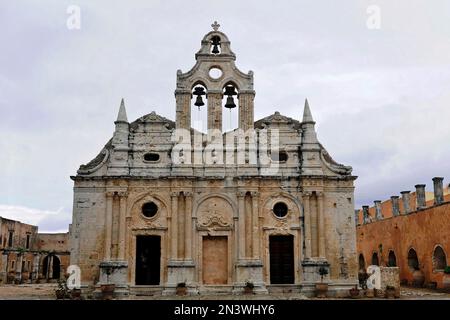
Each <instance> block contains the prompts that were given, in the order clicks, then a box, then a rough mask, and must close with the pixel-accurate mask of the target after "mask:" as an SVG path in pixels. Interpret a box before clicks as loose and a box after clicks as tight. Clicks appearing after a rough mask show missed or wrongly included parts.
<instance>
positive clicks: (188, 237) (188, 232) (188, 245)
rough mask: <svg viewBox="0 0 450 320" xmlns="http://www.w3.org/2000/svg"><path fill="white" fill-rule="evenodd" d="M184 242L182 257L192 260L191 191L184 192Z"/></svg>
mask: <svg viewBox="0 0 450 320" xmlns="http://www.w3.org/2000/svg"><path fill="white" fill-rule="evenodd" d="M184 195H185V199H186V203H185V208H186V212H185V215H186V216H185V232H184V237H185V242H184V257H185V259H186V260H192V192H185V193H184Z"/></svg>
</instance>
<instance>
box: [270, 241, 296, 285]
mask: <svg viewBox="0 0 450 320" xmlns="http://www.w3.org/2000/svg"><path fill="white" fill-rule="evenodd" d="M269 255H270V283H272V284H290V283H294V281H295V277H294V236H292V235H289V236H270V237H269Z"/></svg>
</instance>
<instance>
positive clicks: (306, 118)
mask: <svg viewBox="0 0 450 320" xmlns="http://www.w3.org/2000/svg"><path fill="white" fill-rule="evenodd" d="M302 122H303V123H315V122H314V119H313V117H312V114H311V110H310V108H309V103H308V99H305V108H304V110H303V121H302Z"/></svg>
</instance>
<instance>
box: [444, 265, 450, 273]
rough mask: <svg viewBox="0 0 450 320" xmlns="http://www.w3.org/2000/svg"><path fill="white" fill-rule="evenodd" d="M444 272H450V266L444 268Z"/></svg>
mask: <svg viewBox="0 0 450 320" xmlns="http://www.w3.org/2000/svg"><path fill="white" fill-rule="evenodd" d="M444 273H445V274H450V266H446V267H445V268H444Z"/></svg>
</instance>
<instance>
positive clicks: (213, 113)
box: [208, 90, 223, 131]
mask: <svg viewBox="0 0 450 320" xmlns="http://www.w3.org/2000/svg"><path fill="white" fill-rule="evenodd" d="M222 97H223V94H222V91H220V90H214V91H213V90H209V91H208V130H212V129H217V130H220V131H222Z"/></svg>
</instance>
